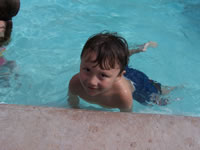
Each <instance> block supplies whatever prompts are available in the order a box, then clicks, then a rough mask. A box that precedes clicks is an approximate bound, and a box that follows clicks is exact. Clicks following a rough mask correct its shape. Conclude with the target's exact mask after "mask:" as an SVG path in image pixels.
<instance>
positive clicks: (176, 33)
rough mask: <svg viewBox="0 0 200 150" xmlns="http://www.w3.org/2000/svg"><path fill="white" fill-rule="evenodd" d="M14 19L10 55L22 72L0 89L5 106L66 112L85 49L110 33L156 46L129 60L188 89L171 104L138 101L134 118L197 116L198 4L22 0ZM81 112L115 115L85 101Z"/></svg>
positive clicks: (161, 79)
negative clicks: (92, 38) (140, 115)
mask: <svg viewBox="0 0 200 150" xmlns="http://www.w3.org/2000/svg"><path fill="white" fill-rule="evenodd" d="M13 21H14V28H13V33H12V42H11V43H10V45H9V46H8V47H7V51H6V52H5V57H6V58H7V59H8V60H15V61H16V64H17V68H16V69H15V73H13V75H12V76H10V80H9V86H7V87H4V86H0V102H1V103H6V104H24V105H40V106H53V107H66V108H68V107H69V106H68V104H67V102H66V99H67V91H68V84H69V80H70V79H71V77H72V76H73V75H74V74H75V73H77V72H78V71H79V63H80V53H81V50H82V47H83V45H84V43H85V42H86V40H87V39H88V37H89V36H91V35H93V34H95V33H98V32H101V31H103V30H108V31H111V32H118V33H119V34H120V35H121V36H123V37H125V38H126V39H127V41H128V43H129V46H130V47H131V46H133V45H134V44H142V43H144V42H147V41H149V40H152V41H156V42H157V43H158V47H157V48H155V49H148V51H147V52H145V53H140V54H137V55H134V56H132V57H131V59H130V66H132V67H134V68H136V69H138V70H140V71H142V72H144V73H146V74H147V75H148V76H149V77H150V78H152V79H154V80H156V81H158V82H160V83H162V84H163V85H168V86H183V88H178V89H177V90H175V91H173V92H172V93H171V94H170V95H168V96H169V99H170V104H168V105H167V106H143V105H141V104H139V103H137V102H136V101H134V107H133V109H134V112H137V113H157V114H175V115H189V116H200V80H199V76H200V69H199V65H200V59H199V58H200V44H199V39H200V0H190V1H183V0H135V1H133V0H126V1H121V0H109V1H108V0H43V1H40V0H29V1H26V0H21V9H20V12H19V14H18V15H17V16H16V17H15V18H14V19H13ZM14 74H17V76H16V75H14ZM81 107H82V108H83V109H93V110H104V111H118V110H116V109H112V110H108V109H103V108H101V107H99V106H97V105H90V104H88V103H86V102H84V101H81Z"/></svg>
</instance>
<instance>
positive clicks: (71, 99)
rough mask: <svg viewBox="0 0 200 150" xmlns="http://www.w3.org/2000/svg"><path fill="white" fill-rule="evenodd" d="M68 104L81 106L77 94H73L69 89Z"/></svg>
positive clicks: (74, 106) (75, 106)
mask: <svg viewBox="0 0 200 150" xmlns="http://www.w3.org/2000/svg"><path fill="white" fill-rule="evenodd" d="M67 100H68V104H69V106H70V107H71V108H80V107H79V101H80V100H79V98H78V96H77V95H73V94H72V93H71V92H70V90H69V91H68V99H67Z"/></svg>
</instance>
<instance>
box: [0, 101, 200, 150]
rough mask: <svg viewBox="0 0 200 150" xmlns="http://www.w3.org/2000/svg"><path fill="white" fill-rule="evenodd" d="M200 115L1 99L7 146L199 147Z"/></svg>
mask: <svg viewBox="0 0 200 150" xmlns="http://www.w3.org/2000/svg"><path fill="white" fill-rule="evenodd" d="M199 135H200V118H199V117H189V116H170V115H158V114H138V113H120V112H101V111H88V110H78V109H65V108H53V107H37V106H23V105H13V104H0V145H1V149H4V150H22V149H28V150H35V149H37V150H44V149H48V150H56V149H70V150H79V149H83V150H102V149H105V150H117V149H119V150H120V149H125V150H129V149H131V150H132V149H139V150H173V149H174V150H185V149H190V150H197V149H200V136H199Z"/></svg>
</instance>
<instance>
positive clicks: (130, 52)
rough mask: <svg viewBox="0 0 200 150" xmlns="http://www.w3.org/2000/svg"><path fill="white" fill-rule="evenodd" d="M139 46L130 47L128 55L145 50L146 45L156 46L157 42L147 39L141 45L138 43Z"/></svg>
mask: <svg viewBox="0 0 200 150" xmlns="http://www.w3.org/2000/svg"><path fill="white" fill-rule="evenodd" d="M138 47H139V48H137V49H131V50H129V56H131V55H133V54H136V53H140V52H145V51H146V50H147V48H148V47H153V48H155V47H157V43H156V42H152V41H149V42H147V43H144V44H143V45H138Z"/></svg>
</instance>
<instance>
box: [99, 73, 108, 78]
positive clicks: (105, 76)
mask: <svg viewBox="0 0 200 150" xmlns="http://www.w3.org/2000/svg"><path fill="white" fill-rule="evenodd" d="M101 76H102V77H103V78H108V77H109V76H108V75H106V74H103V73H102V74H101Z"/></svg>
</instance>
